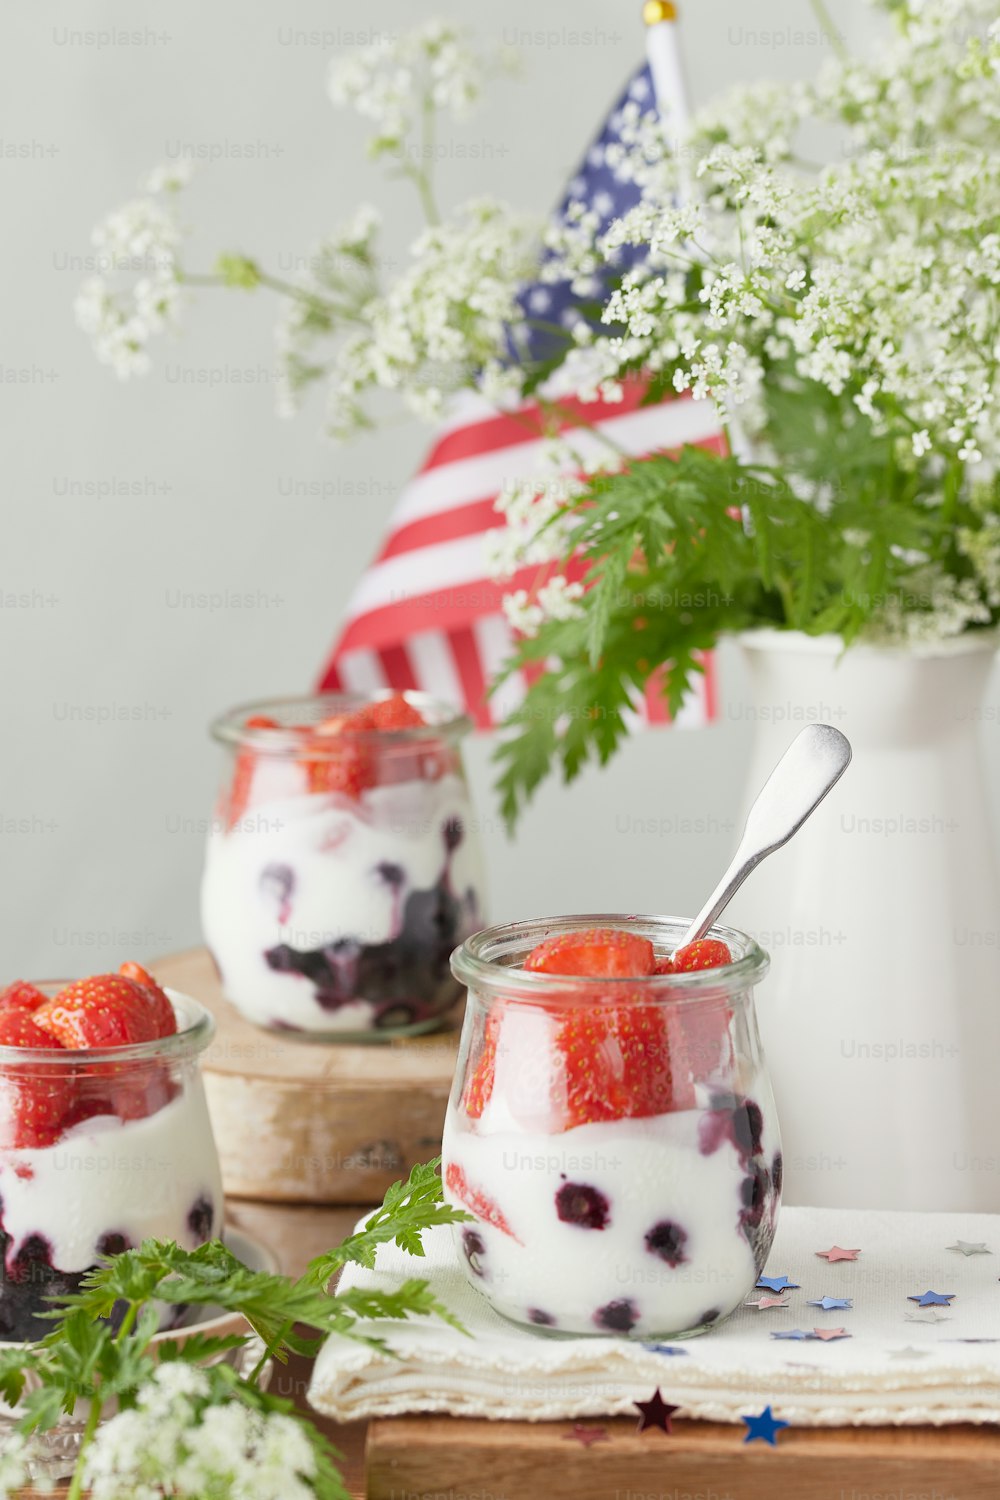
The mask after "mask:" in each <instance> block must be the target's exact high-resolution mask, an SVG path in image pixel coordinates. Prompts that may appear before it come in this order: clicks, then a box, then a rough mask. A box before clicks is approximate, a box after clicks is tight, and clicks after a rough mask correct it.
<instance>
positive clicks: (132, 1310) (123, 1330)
mask: <svg viewBox="0 0 1000 1500" xmlns="http://www.w3.org/2000/svg"><path fill="white" fill-rule="evenodd" d="M138 1316H139V1304H138V1302H130V1303H129V1305H128V1307H127V1308H126V1309H125V1316H124V1318H122V1321H121V1327H120V1328H119V1330H118V1332H117V1334H116V1335H115V1343H116V1344H124V1342H125V1340H126V1339H127V1338H128V1336H129V1334H130V1333H131V1332H132V1329H133V1328H134V1327H135V1320H136V1318H137V1317H138Z"/></svg>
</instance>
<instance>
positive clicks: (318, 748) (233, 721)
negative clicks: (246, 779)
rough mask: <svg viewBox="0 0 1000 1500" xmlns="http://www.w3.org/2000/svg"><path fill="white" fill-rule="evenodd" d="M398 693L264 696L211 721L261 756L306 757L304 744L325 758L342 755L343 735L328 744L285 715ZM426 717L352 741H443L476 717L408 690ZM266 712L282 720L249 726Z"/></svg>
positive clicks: (309, 714)
mask: <svg viewBox="0 0 1000 1500" xmlns="http://www.w3.org/2000/svg"><path fill="white" fill-rule="evenodd" d="M392 696H393V692H392V690H391V689H390V688H386V689H384V690H382V691H379V692H373V693H352V692H337V693H305V694H302V695H301V696H297V697H296V696H292V697H282V698H262V699H258V700H255V701H254V702H253V703H238V704H237V705H236V706H235V707H234V708H230V709H227V710H226V712H225V713H222V714H219V715H218V716H217V717H216V718H215V719H213V720H212V722H211V723H210V725H209V734H210V735H211V736H212V738H213V739H214V740H217V741H218V742H219V743H220V744H223V745H229V746H237V747H238V748H240V749H250V750H254V751H256V752H257V753H258V754H270V755H282V754H293V755H301V753H302V749H303V746H304V745H308V746H309V754H310V757H311V758H312V759H323V758H324V757H325V755H326V754H329V755H330V756H331V757H333V756H337V755H339V754H341V753H342V751H343V740H342V738H341V736H339V735H334V736H330V737H329V739H328V740H327V741H326V743H324V739H323V737H322V736H319V735H314V734H312V733H311V732H310V729H311V725H310V724H309V723H308V722H307V723H306V725H305V726H303V725H302V724H301V723H299V724H298V725H296V724H294V723H288V724H282V723H281V719H282V717H283V716H287V717H288V718H290V719H299V720H301V719H303V718H305V719H306V720H307V721H309V719H310V718H311V719H312V720H313V721H315V722H317V723H318V722H319V721H320V720H321V719H324V718H327V717H329V716H331V715H333V714H338V713H350V712H351V710H352V709H356V708H363V707H364V706H365V705H366V704H369V703H379V702H382V701H384V700H385V699H386V698H390V697H392ZM402 696H403V697H404V698H405V699H406V701H407V703H409V704H411V705H412V706H413V707H414V708H415V709H416V710H417V712H418V713H419V714H420V716H421V718H422V719H423V720H424V723H423V724H419V725H418V724H414V725H411V726H409V727H407V728H405V729H351V730H348V731H346V732H347V733H348V734H350V736H351V739H352V741H354V742H357V743H360V744H379V745H381V746H385V747H392V746H407V745H411V744H421V743H426V742H427V741H432V740H437V741H440V740H442V739H448V740H457V739H460V738H461V737H462V736H463V735H465V734H467V733H468V732H469V730H470V729H471V728H472V719H471V718H470V716H469V715H468V714H466V713H463V712H462V711H461V710H460V709H456V708H455V706H454V704H451V703H446V702H445V701H444V700H443V699H441V698H435V697H434V696H433V695H432V694H430V693H422V692H412V691H407V692H404V693H403V694H402ZM257 714H260V715H265V716H267V717H268V718H274V719H278V721H279V727H278V728H277V729H269V728H265V727H256V728H254V727H250V728H248V727H247V723H246V721H247V719H248V718H251V717H253V716H254V715H257Z"/></svg>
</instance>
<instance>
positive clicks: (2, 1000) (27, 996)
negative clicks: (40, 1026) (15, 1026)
mask: <svg viewBox="0 0 1000 1500" xmlns="http://www.w3.org/2000/svg"><path fill="white" fill-rule="evenodd" d="M44 1004H45V995H44V993H43V992H42V991H41V990H40V989H39V988H38V986H37V985H35V984H29V983H28V981H27V980H26V979H15V980H14V983H13V984H9V985H8V986H7V988H6V989H4V990H0V1012H2V1011H15V1010H19V1011H23V1012H24V1014H25V1015H30V1014H31V1013H32V1012H33V1011H36V1010H37V1009H38V1007H39V1006H40V1005H44ZM12 1045H15V1046H16V1043H14V1044H12Z"/></svg>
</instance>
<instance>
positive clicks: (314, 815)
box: [201, 693, 483, 1041]
mask: <svg viewBox="0 0 1000 1500" xmlns="http://www.w3.org/2000/svg"><path fill="white" fill-rule="evenodd" d="M470 727H471V725H470V721H469V720H468V719H467V718H466V717H465V716H464V715H461V714H456V713H455V712H454V711H453V710H452V709H450V708H448V707H447V706H446V705H443V704H440V703H438V702H436V701H434V700H432V699H430V698H428V697H427V696H426V695H424V694H421V693H406V694H379V695H375V696H373V697H371V698H365V697H361V696H357V695H351V694H344V693H331V694H325V695H321V696H318V697H311V698H300V699H283V700H280V701H273V702H269V703H258V704H251V705H248V706H246V707H244V708H239V709H234V710H233V711H232V712H230V713H227V714H224V715H223V716H222V717H221V718H219V719H217V720H216V721H215V723H214V724H213V725H212V733H213V735H214V737H215V738H216V739H217V740H218V741H219V742H220V743H221V744H223V745H224V746H225V747H226V749H227V750H228V752H229V758H228V762H227V767H226V775H225V780H224V784H223V789H222V793H221V796H220V799H219V804H218V807H217V809H216V816H215V818H214V820H213V823H212V828H211V832H210V835H209V840H208V849H207V852H206V860H205V872H204V877H203V881H202V893H201V909H202V927H203V931H204V935H205V941H206V943H207V944H208V947H209V948H210V950H211V952H212V955H213V957H214V959H215V963H216V966H217V968H218V970H219V975H220V978H221V982H222V987H223V990H224V993H225V994H226V996H227V997H228V999H229V1000H231V1001H232V1003H233V1004H234V1005H235V1006H236V1007H237V1009H239V1010H240V1011H241V1012H242V1013H243V1015H245V1016H246V1017H247V1018H248V1019H249V1020H251V1021H254V1022H256V1023H257V1024H258V1025H261V1026H265V1027H269V1028H272V1029H275V1030H280V1031H287V1032H294V1033H297V1034H299V1035H301V1036H302V1037H304V1038H306V1039H320V1040H335V1041H345V1040H355V1039H363V1040H370V1039H377V1038H385V1037H391V1036H395V1035H401V1034H410V1033H417V1032H422V1031H429V1030H432V1029H433V1028H435V1027H437V1026H439V1025H440V1024H441V1022H442V1020H443V1019H444V1017H445V1016H446V1015H447V1013H448V1012H449V1011H450V1010H451V1008H452V1007H453V1006H454V1005H455V1004H456V1002H457V1001H458V1000H459V999H460V997H461V985H460V984H459V982H458V981H457V980H456V979H455V978H453V976H452V974H451V971H450V968H449V956H450V954H451V951H452V949H453V948H454V947H455V946H456V944H458V943H461V942H462V941H463V940H464V939H465V938H466V937H468V936H469V935H470V934H471V933H472V932H474V931H475V929H476V928H477V927H478V926H480V925H481V923H482V912H483V879H482V870H481V864H480V855H479V847H478V840H477V836H476V828H475V823H474V820H473V816H472V808H471V804H470V800H469V792H468V788H467V785H466V780H465V775H464V771H463V767H462V759H461V751H460V741H461V739H462V737H463V736H464V735H465V733H466V732H467V731H468V730H469V728H470Z"/></svg>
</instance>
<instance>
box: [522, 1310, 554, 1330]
mask: <svg viewBox="0 0 1000 1500" xmlns="http://www.w3.org/2000/svg"><path fill="white" fill-rule="evenodd" d="M528 1321H529V1322H530V1323H537V1324H538V1325H539V1326H540V1327H542V1328H554V1327H555V1321H556V1320H555V1318H554V1317H553V1316H552V1314H551V1313H547V1312H542V1309H541V1308H540V1307H529V1308H528Z"/></svg>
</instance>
